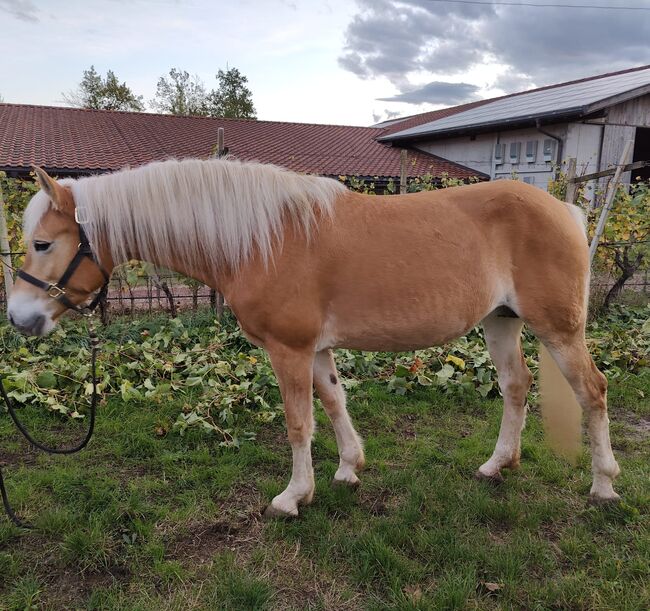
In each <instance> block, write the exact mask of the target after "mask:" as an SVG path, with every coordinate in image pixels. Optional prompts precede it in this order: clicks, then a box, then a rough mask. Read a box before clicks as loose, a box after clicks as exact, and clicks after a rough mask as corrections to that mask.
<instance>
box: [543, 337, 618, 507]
mask: <svg viewBox="0 0 650 611" xmlns="http://www.w3.org/2000/svg"><path fill="white" fill-rule="evenodd" d="M540 339H541V340H542V341H543V342H544V345H545V346H546V347H547V348H548V350H549V352H550V353H551V354H552V355H553V358H554V359H555V362H556V363H557V364H558V366H559V368H560V370H561V371H562V374H563V375H564V377H565V378H566V379H567V381H568V382H569V384H570V385H571V388H573V392H574V393H575V395H576V398H577V399H578V403H580V405H581V407H582V409H583V411H584V412H585V413H586V414H587V419H588V426H589V438H590V441H591V466H592V472H593V478H594V479H593V485H592V487H591V496H592V498H593V499H594V500H595V501H610V500H615V499H617V498H619V496H618V494H616V492H614V487H613V485H612V482H613V480H614V478H615V477H616V476H617V475H618V474H619V471H620V469H619V467H618V463H617V462H616V459H615V458H614V453H613V452H612V446H611V443H610V440H609V419H608V417H607V378H606V377H605V376H604V375H603V374H602V373H601V372H600V371H598V369H597V368H596V365H595V364H594V362H593V360H592V358H591V356H590V354H589V352H588V350H587V346H586V344H585V339H584V333H583V331H582V330H580V331H579V332H576V333H574V334H571V335H569V336H567V335H565V334H562V335H560V336H558V337H548V336H546V337H544V336H542V337H541V338H540Z"/></svg>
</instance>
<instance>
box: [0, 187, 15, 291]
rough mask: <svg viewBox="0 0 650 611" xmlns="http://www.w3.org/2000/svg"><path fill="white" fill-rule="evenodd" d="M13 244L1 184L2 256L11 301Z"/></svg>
mask: <svg viewBox="0 0 650 611" xmlns="http://www.w3.org/2000/svg"><path fill="white" fill-rule="evenodd" d="M10 252H11V246H10V245H9V235H8V233H7V218H6V216H5V200H4V196H3V194H2V186H1V185H0V253H2V255H0V256H1V257H2V267H3V270H2V277H3V278H4V281H5V298H6V301H9V295H10V294H11V290H12V289H13V288H14V277H13V275H12V273H11V255H10V254H9V253H10Z"/></svg>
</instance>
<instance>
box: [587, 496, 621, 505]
mask: <svg viewBox="0 0 650 611" xmlns="http://www.w3.org/2000/svg"><path fill="white" fill-rule="evenodd" d="M620 500H621V497H620V496H619V495H618V494H616V493H614V496H596V495H595V494H590V495H589V498H588V499H587V505H592V506H594V507H609V506H611V505H615V504H616V503H618V502H619V501H620Z"/></svg>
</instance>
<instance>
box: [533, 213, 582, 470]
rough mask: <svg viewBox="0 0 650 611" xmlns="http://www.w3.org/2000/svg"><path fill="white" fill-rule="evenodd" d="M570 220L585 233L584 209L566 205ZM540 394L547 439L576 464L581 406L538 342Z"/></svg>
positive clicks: (555, 364)
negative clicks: (571, 218)
mask: <svg viewBox="0 0 650 611" xmlns="http://www.w3.org/2000/svg"><path fill="white" fill-rule="evenodd" d="M565 205H566V207H567V209H568V210H569V213H570V214H571V216H572V217H573V220H574V221H575V222H576V223H577V224H578V226H579V227H580V228H581V229H582V231H583V232H584V234H585V238H586V235H587V228H586V219H585V215H584V213H583V211H582V210H581V209H580V208H579V207H578V206H574V205H573V204H565ZM585 284H586V286H585V301H584V308H585V310H584V317H585V319H586V317H587V307H588V304H589V269H587V274H586V278H585ZM539 395H540V406H541V412H542V419H543V421H544V428H545V430H546V438H547V440H548V443H549V445H550V446H551V448H553V450H554V451H555V452H557V453H558V454H560V455H561V456H564V457H565V458H566V459H567V460H569V461H570V462H572V463H575V462H576V460H577V458H578V454H579V453H580V445H581V440H582V408H581V407H580V404H579V403H578V401H577V399H576V396H575V393H574V392H573V389H572V388H571V386H570V385H569V383H568V382H567V380H566V378H565V377H564V375H563V374H562V372H561V371H560V368H559V367H558V365H557V363H556V362H555V359H554V358H553V356H552V355H551V354H550V352H549V351H548V350H547V349H546V348H545V347H544V345H543V344H540V352H539Z"/></svg>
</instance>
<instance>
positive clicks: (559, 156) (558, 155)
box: [535, 119, 564, 180]
mask: <svg viewBox="0 0 650 611" xmlns="http://www.w3.org/2000/svg"><path fill="white" fill-rule="evenodd" d="M535 127H536V128H537V131H538V132H539V133H540V134H544V136H548V137H549V138H552V139H553V140H555V142H557V150H556V152H555V153H556V154H555V179H556V180H557V177H558V175H559V173H560V171H561V167H560V166H561V163H562V153H563V150H562V149H563V148H564V140H562V138H560V137H559V136H556V135H555V134H552V133H551V132H547V131H545V130H543V129H542V122H541V121H540V120H539V119H537V121H535Z"/></svg>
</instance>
